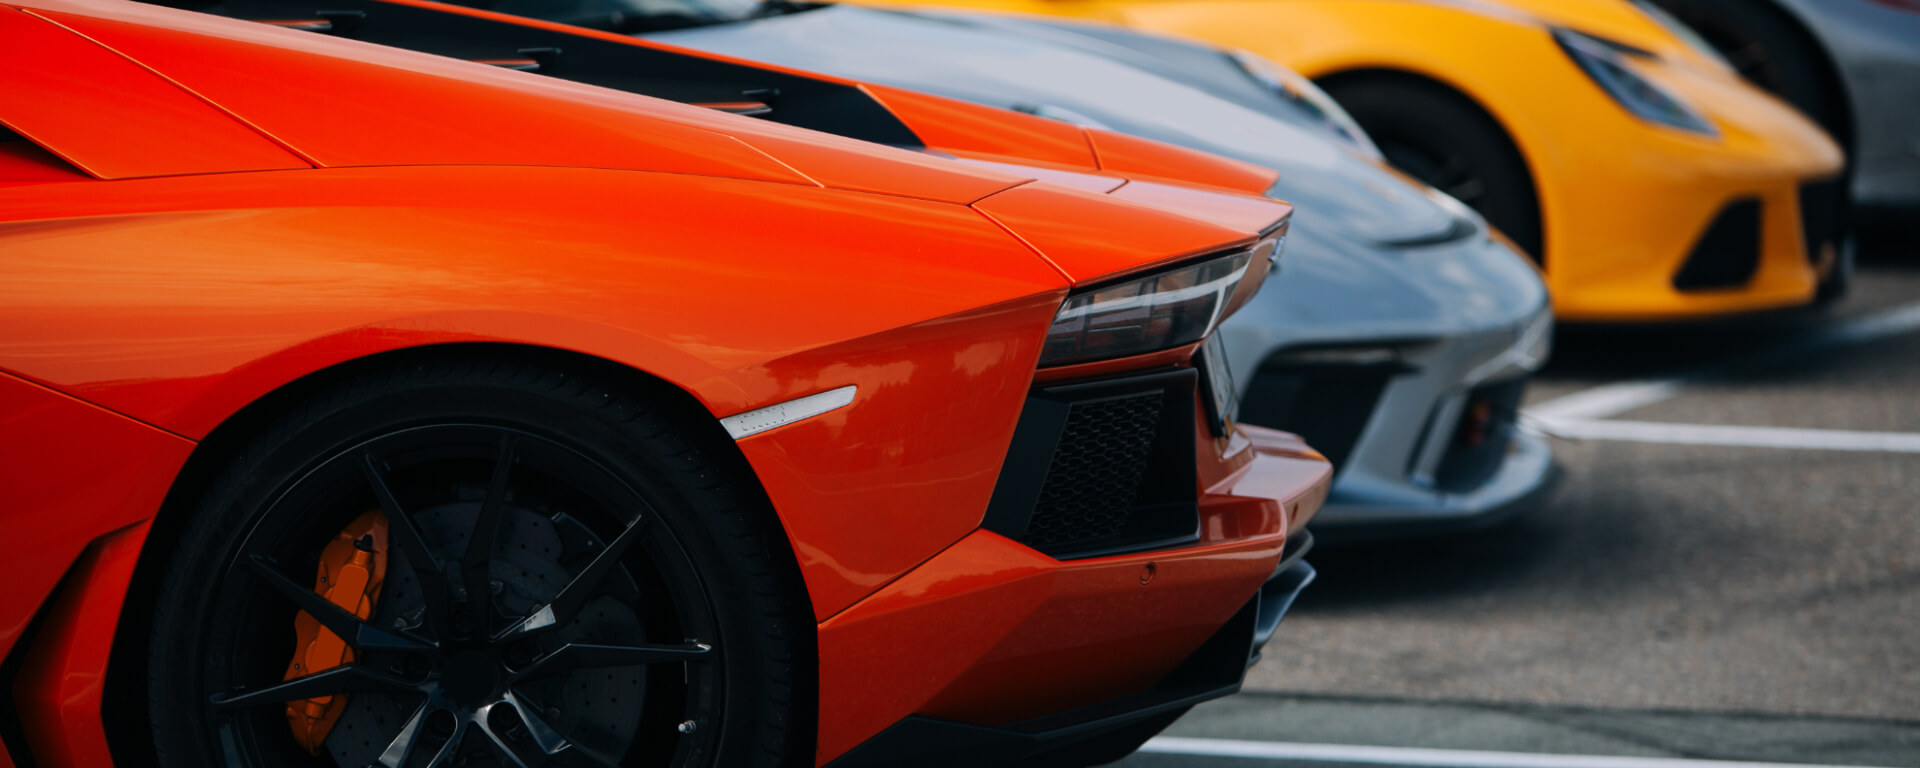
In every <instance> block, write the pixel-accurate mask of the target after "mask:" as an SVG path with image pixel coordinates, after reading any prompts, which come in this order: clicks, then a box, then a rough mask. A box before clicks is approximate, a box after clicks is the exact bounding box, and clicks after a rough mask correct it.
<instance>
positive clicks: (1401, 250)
mask: <svg viewBox="0 0 1920 768" xmlns="http://www.w3.org/2000/svg"><path fill="white" fill-rule="evenodd" d="M1623 7H1624V6H1623ZM1624 15H1625V16H1627V17H1628V18H1629V19H1639V20H1641V21H1644V20H1645V17H1643V16H1640V15H1638V14H1637V13H1633V12H1632V11H1631V10H1630V9H1629V10H1628V11H1627V12H1626V13H1625V14H1624ZM647 38H648V39H650V40H656V41H661V42H667V43H671V44H674V45H679V46H686V47H691V48H698V49H701V50H705V51H713V52H717V53H725V54H730V55H737V56H748V57H753V58H758V59H762V60H767V61H771V62H774V63H779V64H785V65H791V66H799V67H806V68H811V69H821V70H826V71H828V72H830V73H832V74H835V75H839V76H842V77H848V78H855V79H859V80H863V81H866V82H869V83H884V84H889V85H893V86H900V87H912V88H916V89H923V90H926V91H928V92H932V93H937V94H939V95H942V96H949V97H953V98H958V99H965V100H969V101H973V102H976V103H979V104H983V105H989V106H997V107H1017V108H1023V109H1037V108H1039V107H1040V106H1044V107H1048V108H1053V109H1056V110H1058V109H1064V110H1067V111H1068V112H1070V113H1071V114H1070V115H1069V116H1066V117H1063V119H1069V120H1071V119H1080V120H1085V121H1091V122H1097V123H1099V124H1103V125H1107V126H1111V127H1112V128H1114V129H1116V130H1123V131H1126V132H1129V133H1132V134H1135V135H1139V136H1144V137H1149V138H1153V139H1157V140H1160V141H1165V142H1169V143H1173V144H1178V145H1181V146H1186V147H1189V148H1193V149H1204V150H1208V151H1213V152H1221V153H1226V154H1230V155H1232V156H1234V157H1236V158H1239V159H1241V160H1248V161H1253V162H1257V163H1261V164H1264V165H1266V166H1269V167H1271V168H1273V169H1275V170H1278V171H1279V172H1280V179H1279V181H1278V182H1276V183H1275V184H1273V186H1272V187H1271V188H1270V189H1269V190H1268V192H1267V194H1269V195H1271V196H1273V197H1275V198H1279V199H1284V200H1287V201H1289V202H1291V203H1293V204H1295V205H1297V206H1298V208H1299V210H1298V211H1297V213H1296V215H1295V217H1294V219H1293V223H1292V225H1291V227H1290V235H1289V237H1288V241H1287V248H1286V252H1285V254H1284V256H1283V257H1282V259H1281V272H1282V273H1283V277H1282V278H1281V279H1277V280H1274V281H1272V282H1271V283H1269V284H1268V285H1267V286H1266V287H1265V289H1264V290H1263V291H1262V292H1261V293H1260V294H1259V295H1258V297H1257V298H1256V300H1254V301H1253V302H1251V303H1250V304H1249V305H1248V306H1247V307H1246V308H1245V309H1244V310H1242V311H1241V312H1240V313H1239V314H1238V315H1236V316H1234V317H1233V318H1231V319H1230V320H1228V321H1227V323H1226V324H1225V325H1224V326H1223V327H1222V329H1221V331H1220V336H1221V340H1222V342H1223V345H1224V347H1225V348H1226V350H1227V353H1228V359H1229V362H1230V363H1231V367H1232V369H1233V370H1234V371H1236V372H1242V373H1243V374H1244V373H1245V372H1250V371H1256V370H1258V369H1259V368H1260V367H1261V366H1262V364H1264V363H1266V362H1267V361H1268V360H1269V359H1271V358H1274V357H1276V356H1284V355H1287V354H1289V353H1290V352H1291V351H1293V350H1296V349H1301V348H1322V349H1324V348H1327V347H1361V348H1368V347H1371V348H1373V349H1376V350H1378V349H1380V348H1381V347H1383V346H1385V347H1389V348H1393V349H1397V350H1400V351H1401V352H1402V353H1403V354H1405V355H1406V358H1405V359H1406V360H1407V361H1408V362H1409V364H1410V367H1412V368H1414V369H1416V370H1412V371H1409V372H1407V373H1403V374H1401V375H1398V376H1395V377H1393V378H1392V379H1391V381H1390V382H1389V383H1388V384H1387V385H1386V388H1385V391H1384V392H1383V393H1382V394H1381V397H1380V399H1379V401H1378V403H1377V405H1376V406H1375V408H1374V415H1373V417H1372V418H1371V419H1369V420H1367V421H1366V423H1364V424H1362V425H1357V426H1354V427H1352V428H1353V429H1355V430H1357V431H1358V434H1354V435H1351V437H1353V438H1355V441H1354V446H1353V449H1352V450H1351V451H1350V452H1349V454H1348V456H1347V460H1346V461H1345V462H1344V466H1343V467H1342V469H1341V472H1340V475H1339V477H1338V479H1337V481H1336V484H1335V486H1334V488H1333V491H1332V494H1331V496H1330V497H1329V501H1328V504H1327V506H1326V508H1325V509H1323V510H1322V512H1321V514H1320V516H1319V518H1318V519H1320V520H1322V521H1323V523H1324V524H1325V525H1327V526H1332V525H1338V524H1343V523H1356V524H1372V525H1383V526H1392V525H1396V524H1399V523H1401V522H1404V521H1409V520H1423V519H1430V518H1445V519H1458V518H1468V517H1473V516H1475V515H1480V514H1493V513H1497V512H1498V511H1499V510H1502V509H1506V508H1508V505H1509V504H1510V503H1511V502H1513V501H1514V500H1515V499H1520V498H1524V497H1525V496H1526V494H1527V493H1529V492H1531V491H1533V490H1534V489H1537V488H1538V487H1540V486H1541V485H1542V484H1543V483H1544V482H1546V480H1547V479H1548V476H1549V475H1548V473H1549V471H1550V469H1551V467H1552V460H1551V451H1550V450H1548V448H1547V446H1546V444H1545V443H1544V441H1540V440H1531V441H1526V442H1528V446H1529V449H1528V450H1524V451H1519V452H1515V453H1512V454H1509V455H1508V457H1507V459H1506V460H1505V461H1504V462H1503V463H1502V466H1501V468H1500V470H1499V472H1498V473H1496V475H1495V476H1494V477H1493V478H1492V479H1491V480H1489V481H1488V482H1486V483H1484V484H1482V485H1479V486H1477V487H1471V488H1462V487H1458V486H1455V487H1450V488H1448V489H1447V490H1445V491H1442V490H1440V489H1438V488H1436V487H1434V486H1433V484H1432V483H1430V482H1426V480H1425V478H1427V477H1430V476H1431V474H1432V473H1431V472H1424V471H1415V472H1410V471H1409V468H1410V467H1412V468H1415V469H1416V470H1419V469H1420V468H1423V467H1426V466H1428V464H1429V460H1431V461H1434V462H1437V461H1438V456H1439V455H1440V454H1441V453H1442V452H1443V451H1444V450H1445V449H1446V448H1447V446H1446V445H1445V444H1444V443H1442V444H1438V445H1436V441H1435V440H1433V439H1431V436H1430V434H1429V432H1430V431H1431V432H1432V433H1437V434H1441V435H1450V434H1452V433H1453V429H1452V422H1451V421H1447V418H1448V414H1449V413H1452V412H1453V410H1449V409H1453V405H1452V404H1453V403H1454V402H1455V401H1456V400H1460V399H1463V398H1465V397H1466V393H1467V392H1468V391H1469V390H1470V389H1472V388H1473V387H1476V386H1479V385H1481V384H1483V383H1484V382H1485V381H1486V380H1487V376H1488V375H1493V374H1494V373H1497V374H1498V375H1500V376H1502V377H1514V376H1524V375H1526V373H1527V371H1526V370H1525V369H1524V368H1521V369H1510V368H1499V367H1495V368H1492V369H1490V368H1488V367H1487V366H1488V365H1489V364H1490V361H1493V360H1495V359H1496V358H1499V357H1501V356H1503V355H1507V354H1508V353H1509V352H1511V351H1512V350H1513V349H1514V348H1515V347H1516V345H1519V344H1521V343H1522V340H1523V339H1524V337H1525V333H1526V331H1527V329H1528V328H1530V327H1531V326H1532V324H1533V323H1534V322H1535V321H1536V320H1537V319H1538V318H1539V317H1540V316H1541V315H1542V314H1543V313H1546V314H1550V313H1551V311H1552V307H1551V306H1550V304H1549V302H1548V299H1547V292H1546V287H1545V286H1544V285H1543V284H1542V283H1541V280H1540V275H1539V272H1538V271H1537V270H1536V269H1535V268H1534V266H1533V265H1532V264H1531V263H1529V262H1528V261H1527V260H1526V258H1525V257H1524V256H1522V255H1520V254H1519V253H1518V252H1517V250H1516V249H1514V248H1513V247H1512V246H1511V245H1510V244H1509V243H1507V242H1506V241H1505V239H1504V238H1501V237H1498V236H1496V235H1494V234H1493V233H1492V232H1491V231H1490V230H1489V229H1488V228H1487V227H1486V225H1485V223H1484V222H1483V221H1480V220H1479V218H1478V217H1477V216H1476V215H1474V214H1472V213H1471V212H1470V211H1468V210H1467V209H1466V208H1465V207H1464V206H1462V205H1460V204H1458V203H1457V202H1455V201H1453V200H1450V199H1448V198H1447V197H1446V196H1444V195H1443V194H1441V193H1438V192H1436V191H1433V190H1430V189H1427V188H1425V187H1424V186H1422V185H1420V184H1419V183H1417V182H1413V181H1410V180H1408V179H1407V178H1406V177H1404V176H1402V175H1400V174H1397V173H1395V172H1394V171H1392V169H1390V168H1387V167H1385V166H1382V165H1379V164H1377V163H1375V162H1373V161H1372V160H1370V159H1368V158H1366V157H1364V156H1362V154H1361V153H1359V152H1355V151H1352V150H1350V149H1348V148H1346V147H1344V146H1343V145H1341V144H1340V143H1338V140H1337V139H1335V138H1333V137H1332V136H1331V134H1328V133H1326V132H1325V131H1316V130H1313V129H1315V128H1324V127H1325V126H1324V125H1323V124H1322V123H1323V122H1324V121H1323V120H1322V119H1321V118H1318V117H1316V116H1315V115H1316V113H1313V112H1310V111H1308V110H1306V109H1303V108H1301V107H1300V106H1299V105H1298V104H1294V103H1291V102H1289V101H1287V100H1285V99H1282V98H1281V97H1280V96H1279V95H1278V94H1277V93H1276V92H1275V91H1274V90H1272V89H1271V88H1269V87H1267V86H1266V85H1264V84H1262V83H1260V82H1258V81H1256V80H1255V79H1253V78H1251V77H1249V76H1248V73H1247V72H1246V71H1245V70H1243V69H1242V68H1241V67H1240V66H1239V65H1238V64H1237V63H1235V62H1234V61H1233V60H1232V59H1230V58H1229V57H1228V56H1226V55H1225V54H1224V53H1223V52H1222V51H1221V50H1220V49H1219V48H1217V47H1215V46H1212V45H1208V44H1206V43H1203V42H1199V41H1193V40H1189V39H1184V38H1171V37H1166V36H1161V35H1155V34H1152V33H1149V32H1143V31H1138V30H1132V29H1127V28H1123V27H1116V26H1112V25H1106V24H1088V23H1079V22H1075V21H1071V20H1061V19H1058V18H1057V17H1034V16H1014V15H1001V14H990V13H971V12H966V11H964V10H951V11H941V10H934V9H924V8H916V9H913V10H901V9H887V8H867V7H861V6H854V5H832V6H826V7H820V8H815V9H812V10H808V11H805V12H802V13H791V14H782V15H774V16H768V17H764V18H756V19H750V20H744V21H734V22H728V23H722V24H714V25H708V26H701V27H692V28H686V29H676V30H670V31H664V32H657V33H648V34H647ZM1036 105H1039V106H1036ZM923 133H926V132H925V131H923ZM1100 135H1101V136H1106V135H1108V134H1107V133H1105V132H1101V133H1100ZM961 138H964V137H961ZM949 141H951V140H949ZM995 149H997V150H998V151H999V152H1000V154H987V153H971V152H965V151H960V150H956V149H954V148H953V147H952V146H950V145H949V146H944V147H942V150H941V151H944V152H948V153H951V154H955V155H958V156H961V157H965V158H968V159H969V160H970V161H972V162H976V163H980V164H984V165H989V166H992V167H1000V166H994V165H993V164H994V163H996V162H998V163H1009V162H1015V163H1034V162H1037V161H1034V160H1014V159H1013V158H1010V157H1009V156H1008V155H1007V154H1005V153H1006V152H1009V151H1016V150H1013V149H1007V148H995ZM1007 170H1009V171H1010V172H1025V173H1029V174H1037V175H1038V174H1043V175H1039V178H1042V179H1044V180H1046V181H1048V182H1050V183H1055V184H1060V185H1064V186H1074V187H1075V188H1078V189H1083V190H1088V191H1095V192H1105V193H1111V194H1112V195H1114V196H1118V197H1127V198H1130V199H1140V197H1139V196H1141V195H1143V194H1152V195H1153V196H1154V197H1155V198H1156V199H1155V200H1154V202H1155V204H1156V205H1161V206H1166V205H1171V204H1173V203H1174V202H1176V200H1175V199H1174V197H1169V196H1165V195H1162V194H1161V193H1163V192H1167V191H1169V190H1172V189H1173V188H1172V187H1170V186H1169V185H1164V184H1159V185H1156V184H1147V183H1142V182H1141V181H1138V180H1133V181H1116V180H1115V178H1116V177H1112V176H1106V175H1092V174H1087V173H1073V172H1069V171H1068V170H1065V167H1064V166H1063V169H1062V170H1057V171H1056V170H1052V169H1049V170H1044V171H1043V170H1041V169H1039V168H1036V167H1035V166H1033V165H1016V166H1013V167H1009V168H1007ZM1099 173H1102V174H1104V173H1106V172H1105V171H1101V172H1099ZM1183 194H1184V193H1183ZM1199 200H1200V198H1198V196H1196V202H1199ZM1200 204H1201V205H1204V206H1205V207H1206V208H1207V209H1209V210H1211V211H1215V212H1218V211H1221V210H1224V209H1226V208H1230V207H1232V206H1230V205H1225V204H1222V202H1220V201H1218V200H1211V199H1209V200H1206V201H1204V202H1201V203H1200ZM1191 354H1192V350H1191V349H1187V350H1181V351H1176V353H1175V354H1172V355H1169V356H1167V358H1166V359H1165V360H1163V361H1161V362H1179V361H1184V360H1186V359H1187V358H1188V357H1190V356H1191ZM1112 370H1113V368H1112V366H1110V365H1106V366H1103V365H1097V364H1096V365H1092V366H1065V367H1064V368H1049V369H1046V370H1044V371H1041V372H1040V374H1039V378H1040V379H1042V380H1048V381H1055V380H1070V379H1073V378H1076V377H1082V376H1091V375H1099V374H1100V373H1102V372H1111V371H1112ZM1240 383H1241V385H1242V389H1241V392H1240V397H1241V401H1242V402H1243V403H1253V402H1254V401H1255V400H1257V399H1259V398H1263V397H1277V396H1284V393H1274V392H1270V391H1267V390H1264V389H1263V390H1260V391H1256V390H1255V388H1254V386H1253V377H1251V376H1244V375H1243V376H1242V377H1241V379H1240ZM1455 410H1457V409H1455ZM1436 419H1437V420H1438V421H1436ZM1429 424H1433V425H1434V426H1431V427H1430V426H1429ZM1524 440H1525V438H1523V441H1524Z"/></svg>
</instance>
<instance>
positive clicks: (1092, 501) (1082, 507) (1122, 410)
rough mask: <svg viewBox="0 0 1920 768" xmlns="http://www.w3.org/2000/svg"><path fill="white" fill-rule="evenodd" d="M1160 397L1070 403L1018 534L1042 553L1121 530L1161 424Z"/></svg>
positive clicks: (1154, 394) (1147, 395) (1147, 394)
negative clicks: (1023, 527) (1028, 516)
mask: <svg viewBox="0 0 1920 768" xmlns="http://www.w3.org/2000/svg"><path fill="white" fill-rule="evenodd" d="M1162 400H1163V398H1162V396H1161V393H1159V392H1144V393H1141V394H1137V395H1131V396H1128V397H1121V398H1115V399H1112V400H1102V401H1097V402H1091V403H1074V404H1073V405H1072V406H1071V407H1070V409H1069V410H1068V413H1067V424H1066V428H1065V429H1064V430H1063V431H1062V432H1061V435H1060V443H1059V447H1058V448H1057V449H1056V450H1055V452H1054V454H1053V461H1052V462H1051V463H1050V464H1048V466H1047V479H1046V481H1045V483H1044V484H1042V485H1041V487H1040V499H1039V502H1038V503H1036V504H1035V505H1034V509H1033V519H1032V520H1030V521H1029V522H1028V523H1027V533H1026V535H1025V536H1023V537H1022V541H1024V542H1025V543H1026V544H1027V545H1029V546H1032V547H1033V548H1035V549H1039V550H1041V551H1046V550H1048V549H1051V548H1054V547H1056V546H1059V545H1063V544H1069V543H1073V542H1083V541H1091V540H1096V539H1103V538H1107V537H1110V536H1113V535H1115V534H1118V533H1119V532H1120V531H1121V529H1123V528H1125V527H1126V524H1127V513H1128V512H1129V511H1130V510H1131V509H1132V508H1133V503H1134V499H1135V497H1136V496H1137V495H1138V493H1139V490H1140V481H1141V479H1142V478H1143V477H1145V476H1146V472H1147V459H1148V457H1149V456H1151V455H1152V453H1153V438H1154V434H1155V433H1156V432H1157V431H1158V426H1159V422H1160V406H1161V402H1162Z"/></svg>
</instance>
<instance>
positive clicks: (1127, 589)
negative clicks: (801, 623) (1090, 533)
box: [817, 427, 1332, 764]
mask: <svg viewBox="0 0 1920 768" xmlns="http://www.w3.org/2000/svg"><path fill="white" fill-rule="evenodd" d="M1240 429H1241V430H1242V431H1243V434H1242V435H1241V436H1240V437H1239V438H1237V439H1235V440H1232V441H1231V442H1232V443H1234V446H1233V447H1232V448H1230V454H1229V455H1230V456H1231V457H1232V458H1234V459H1240V458H1241V456H1240V455H1239V452H1241V451H1244V452H1245V454H1246V456H1247V460H1245V461H1244V463H1242V462H1241V461H1235V462H1234V463H1235V464H1238V465H1239V467H1238V468H1237V469H1236V470H1235V471H1233V472H1232V473H1231V474H1230V475H1229V476H1228V477H1226V478H1225V479H1223V480H1221V481H1219V482H1216V483H1213V484H1212V485H1211V487H1209V488H1207V490H1206V492H1205V493H1204V494H1202V496H1201V499H1200V538H1199V540H1198V541H1197V542H1195V543H1192V544H1190V545H1186V546H1181V547H1178V548H1173V549H1165V550H1153V551H1146V552H1137V553H1130V554H1125V555H1116V556H1110V557H1096V558H1089V559H1084V560H1071V561H1061V560H1056V559H1053V558H1051V557H1048V556H1047V555H1044V554H1041V553H1040V552H1037V551H1035V550H1033V549H1030V548H1028V547H1027V546H1025V545H1022V544H1020V543H1017V542H1015V541H1013V540H1011V539H1008V538H1006V537H1004V536H1002V535H1000V534H998V533H994V532H992V531H988V530H980V531H976V532H974V533H972V534H971V535H969V536H967V537H966V538H964V539H962V540H961V541H960V542H959V543H957V544H955V545H954V546H952V547H950V548H948V549H947V550H945V551H943V552H941V553H940V554H939V555H936V556H935V557H933V558H932V559H930V560H928V561H927V562H926V563H924V564H922V565H921V566H920V567H918V568H916V569H914V570H913V571H911V572H909V573H907V574H906V575H905V576H903V577H901V578H900V579H899V580H897V581H895V582H893V583H892V584H889V585H887V586H886V587H885V588H883V589H881V590H879V591H878V592H876V593H874V594H873V595H871V596H869V597H868V598H866V599H864V600H862V601H860V602H859V603H856V604H855V605H853V606H852V607H850V608H848V609H847V610H846V611H844V612H842V613H840V614H838V615H836V616H834V617H832V618H831V619H829V620H827V621H826V622H824V623H822V624H821V625H820V636H819V642H820V715H821V717H820V721H821V722H820V738H819V748H818V754H817V762H818V763H819V764H825V763H827V762H829V761H833V760H835V759H836V758H840V757H841V756H842V755H846V754H847V753H848V752H849V750H853V749H854V748H855V747H857V746H861V747H862V750H861V752H862V753H865V752H870V751H872V748H873V747H874V746H876V745H871V744H869V745H866V746H862V745H863V742H868V741H869V740H870V739H874V738H875V736H876V735H880V734H881V733H882V732H883V731H885V730H887V729H888V728H890V727H893V726H895V725H896V724H901V723H902V721H903V720H908V719H909V718H910V717H911V723H910V724H911V725H914V726H916V727H919V728H926V727H929V726H928V724H929V723H937V724H947V725H951V726H954V727H955V728H961V729H965V728H969V727H984V728H986V729H988V730H992V729H1006V730H1007V732H1009V733H1034V732H1036V729H1044V728H1045V727H1047V725H1058V726H1069V725H1084V723H1082V722H1081V720H1082V719H1083V717H1082V716H1084V718H1094V717H1101V718H1106V719H1112V718H1113V717H1115V716H1119V715H1124V714H1126V713H1127V711H1128V709H1129V706H1131V705H1133V704H1137V705H1138V706H1139V707H1153V706H1162V705H1165V704H1167V703H1168V702H1167V700H1163V699H1155V698H1154V697H1152V696H1141V694H1143V693H1147V692H1149V691H1150V689H1155V688H1156V686H1157V685H1159V684H1160V683H1162V682H1163V681H1164V680H1166V679H1168V678H1169V677H1170V675H1171V674H1172V673H1174V672H1175V671H1176V668H1177V667H1181V666H1182V664H1183V662H1187V661H1189V659H1192V658H1195V657H1196V656H1197V655H1199V654H1197V652H1198V651H1200V650H1201V649H1202V647H1203V645H1210V639H1211V638H1215V637H1217V636H1221V635H1227V634H1233V635H1234V637H1232V638H1230V639H1231V640H1233V641H1236V642H1237V643H1238V648H1239V650H1237V651H1235V652H1234V653H1238V654H1239V657H1238V658H1237V659H1235V660H1233V663H1234V665H1235V666H1233V667H1232V668H1231V670H1230V671H1231V676H1230V680H1228V679H1226V678H1224V677H1223V678H1220V680H1221V681H1222V682H1224V683H1225V685H1210V686H1202V688H1204V690H1199V693H1201V694H1207V695H1203V696H1199V698H1210V697H1211V696H1218V695H1222V694H1224V693H1228V692H1231V691H1232V690H1233V689H1234V688H1237V686H1238V684H1239V677H1240V673H1241V672H1244V670H1245V667H1246V663H1247V659H1248V653H1250V651H1251V643H1252V635H1253V630H1252V626H1253V623H1254V616H1255V614H1257V613H1258V608H1257V606H1256V601H1255V600H1254V598H1255V595H1256V594H1257V593H1258V592H1259V591H1260V589H1261V587H1262V585H1263V584H1265V583H1267V582H1268V581H1269V580H1270V579H1273V578H1274V577H1275V576H1276V569H1277V566H1279V565H1280V564H1281V562H1282V558H1283V554H1288V553H1289V547H1288V544H1289V540H1290V539H1294V540H1298V539H1299V538H1300V535H1299V533H1298V532H1299V531H1300V525H1302V524H1304V522H1305V519H1306V518H1307V517H1310V516H1311V515H1312V513H1313V512H1314V511H1316V510H1317V509H1318V508H1319V506H1320V504H1321V502H1322V501H1324V500H1325V498H1326V495H1327V489H1328V486H1329V484H1330V481H1331V477H1332V471H1331V467H1330V465H1328V464H1327V462H1326V461H1325V460H1324V459H1322V458H1320V457H1319V456H1318V454H1315V453H1313V452H1312V451H1311V450H1309V449H1307V448H1306V447H1305V445H1304V444H1302V443H1300V442H1299V440H1298V438H1294V437H1293V436H1291V435H1287V434H1285V433H1279V432H1273V431H1271V430H1263V429H1258V428H1249V427H1241V428H1240ZM1271 618H1272V617H1269V619H1271ZM1241 624H1245V625H1246V626H1245V627H1242V626H1240V625H1241ZM1223 628H1225V629H1223ZM1269 629H1270V624H1269ZM1176 698H1177V697H1176ZM1187 703H1188V704H1190V703H1191V702H1187ZM1182 708H1184V705H1182ZM934 727H936V728H937V727H938V726H934ZM913 738H914V739H916V740H920V739H923V737H922V736H918V735H916V736H914V737H913ZM875 741H880V740H877V739H876V740H875ZM972 741H973V742H975V743H979V744H990V743H991V742H993V741H994V739H993V738H992V737H990V736H986V737H982V738H974V739H972ZM850 757H852V758H854V760H853V763H857V762H859V760H858V755H855V756H850ZM853 763H849V764H853Z"/></svg>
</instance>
